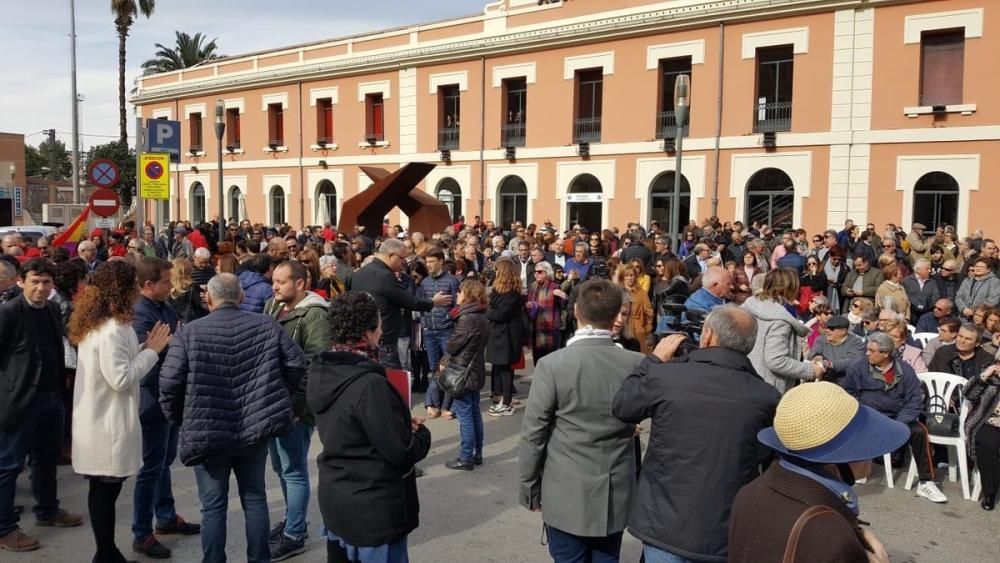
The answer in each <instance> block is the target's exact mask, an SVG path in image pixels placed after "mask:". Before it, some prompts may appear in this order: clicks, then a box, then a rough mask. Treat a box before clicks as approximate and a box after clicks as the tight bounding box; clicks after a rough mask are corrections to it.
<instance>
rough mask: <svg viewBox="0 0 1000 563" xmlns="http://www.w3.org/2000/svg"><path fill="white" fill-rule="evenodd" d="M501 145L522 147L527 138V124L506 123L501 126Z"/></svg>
mask: <svg viewBox="0 0 1000 563" xmlns="http://www.w3.org/2000/svg"><path fill="white" fill-rule="evenodd" d="M501 134H502V135H503V146H505V147H523V146H524V145H525V142H526V140H527V124H525V123H508V124H506V125H503V126H502V129H501Z"/></svg>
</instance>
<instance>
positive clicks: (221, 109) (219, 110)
mask: <svg viewBox="0 0 1000 563" xmlns="http://www.w3.org/2000/svg"><path fill="white" fill-rule="evenodd" d="M225 113H226V104H225V103H223V102H222V100H215V122H216V123H222V122H223V120H222V117H223V115H225Z"/></svg>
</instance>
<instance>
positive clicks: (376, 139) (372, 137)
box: [365, 132, 385, 145]
mask: <svg viewBox="0 0 1000 563" xmlns="http://www.w3.org/2000/svg"><path fill="white" fill-rule="evenodd" d="M384 140H385V133H383V132H379V133H368V134H367V135H365V141H366V142H367V143H368V144H369V145H374V144H375V143H381V142H382V141H384Z"/></svg>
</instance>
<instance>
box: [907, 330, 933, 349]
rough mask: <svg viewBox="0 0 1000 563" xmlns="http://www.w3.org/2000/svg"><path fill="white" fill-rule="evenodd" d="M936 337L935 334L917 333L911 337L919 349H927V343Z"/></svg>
mask: <svg viewBox="0 0 1000 563" xmlns="http://www.w3.org/2000/svg"><path fill="white" fill-rule="evenodd" d="M937 337H938V335H937V333H936V332H918V333H916V334H914V335H913V339H914V340H916V341H917V342H919V343H920V347H921V348H927V343H928V342H930V341H931V340H934V339H935V338H937Z"/></svg>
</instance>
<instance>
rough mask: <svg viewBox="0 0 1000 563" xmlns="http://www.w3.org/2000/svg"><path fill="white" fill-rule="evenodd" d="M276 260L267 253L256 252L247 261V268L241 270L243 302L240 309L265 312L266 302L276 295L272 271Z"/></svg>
mask: <svg viewBox="0 0 1000 563" xmlns="http://www.w3.org/2000/svg"><path fill="white" fill-rule="evenodd" d="M273 269H274V260H273V259H272V258H271V257H270V256H268V255H267V254H264V253H260V254H255V255H254V257H253V258H251V259H250V260H249V261H247V263H246V269H245V270H243V271H242V272H240V287H242V288H243V303H241V304H240V309H243V310H244V311H249V312H251V313H263V312H264V303H267V300H268V299H270V298H272V297H274V288H273V287H272V286H271V271H272V270H273Z"/></svg>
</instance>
